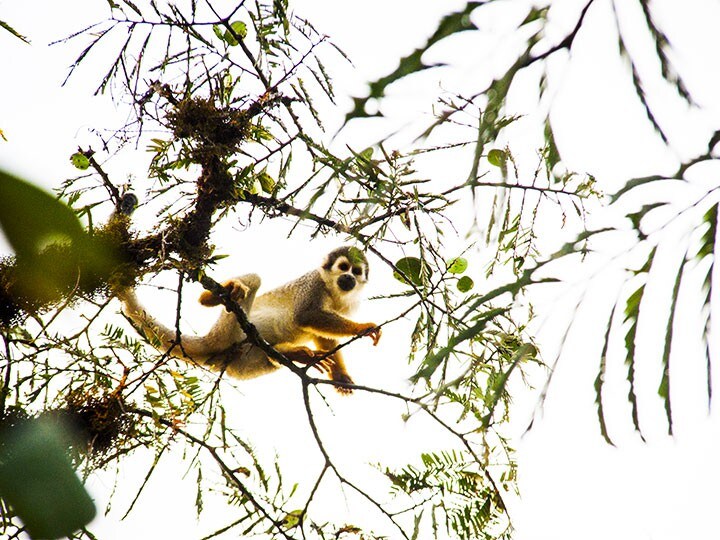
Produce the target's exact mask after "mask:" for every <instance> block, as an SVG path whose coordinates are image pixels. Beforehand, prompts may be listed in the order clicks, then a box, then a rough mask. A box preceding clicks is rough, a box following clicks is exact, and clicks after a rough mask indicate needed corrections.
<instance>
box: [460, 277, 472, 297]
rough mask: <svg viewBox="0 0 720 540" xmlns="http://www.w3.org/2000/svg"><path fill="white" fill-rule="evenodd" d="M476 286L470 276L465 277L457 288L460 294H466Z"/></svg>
mask: <svg viewBox="0 0 720 540" xmlns="http://www.w3.org/2000/svg"><path fill="white" fill-rule="evenodd" d="M474 286H475V282H474V281H473V280H472V278H471V277H470V276H463V277H461V278H460V279H459V280H458V282H457V288H458V290H459V291H460V292H463V293H466V292H468V291H469V290H470V289H472V288H473V287H474Z"/></svg>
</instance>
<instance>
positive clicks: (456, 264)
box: [448, 257, 468, 274]
mask: <svg viewBox="0 0 720 540" xmlns="http://www.w3.org/2000/svg"><path fill="white" fill-rule="evenodd" d="M467 267H468V262H467V259H464V258H463V257H456V258H455V259H452V260H451V261H450V262H449V263H448V272H450V273H451V274H462V273H463V272H465V270H467Z"/></svg>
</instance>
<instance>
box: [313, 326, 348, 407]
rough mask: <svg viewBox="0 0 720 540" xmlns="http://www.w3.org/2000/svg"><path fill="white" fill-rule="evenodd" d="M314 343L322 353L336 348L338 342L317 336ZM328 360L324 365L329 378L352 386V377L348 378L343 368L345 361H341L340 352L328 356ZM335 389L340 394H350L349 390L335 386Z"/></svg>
mask: <svg viewBox="0 0 720 540" xmlns="http://www.w3.org/2000/svg"><path fill="white" fill-rule="evenodd" d="M314 341H315V344H316V345H317V347H318V349H319V350H320V351H324V352H327V351H332V350H333V349H335V348H336V347H337V346H338V342H337V341H336V340H334V339H327V338H323V337H319V336H317V337H315V339H314ZM328 360H329V362H327V364H326V365H327V366H328V372H329V374H330V378H331V379H332V380H333V381H335V382H339V383H345V384H354V381H353V380H352V377H350V374H349V373H348V372H347V368H346V367H345V361H344V359H343V355H342V352H340V351H339V350H338V351H335V352H334V353H333V354H332V355H330V357H329V358H328ZM335 389H336V390H337V391H338V392H340V393H341V394H352V389H351V388H346V387H343V386H336V387H335Z"/></svg>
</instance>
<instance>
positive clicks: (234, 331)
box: [118, 246, 381, 394]
mask: <svg viewBox="0 0 720 540" xmlns="http://www.w3.org/2000/svg"><path fill="white" fill-rule="evenodd" d="M367 279H368V262H367V259H366V258H365V255H364V254H363V253H362V251H360V250H359V249H358V248H355V247H349V246H344V247H340V248H337V249H335V250H333V251H331V252H330V253H329V254H328V255H327V256H326V257H325V260H324V262H323V264H322V266H321V267H320V268H318V269H316V270H313V271H311V272H308V273H307V274H305V275H303V276H301V277H299V278H297V279H296V280H294V281H291V282H289V283H286V284H285V285H282V286H281V287H278V288H277V289H274V290H272V291H269V292H266V293H265V294H262V295H260V296H258V297H256V296H255V295H256V293H257V291H258V288H259V287H260V277H259V276H258V275H256V274H246V275H244V276H239V277H236V278H232V279H230V280H228V281H226V282H225V283H223V286H224V287H225V289H226V290H227V291H228V293H229V294H230V297H231V298H232V299H233V300H235V301H236V302H237V303H238V304H239V305H240V307H242V309H243V311H245V313H246V314H247V315H248V319H249V320H250V322H251V323H252V324H253V325H254V326H255V328H257V330H258V332H259V333H260V336H262V338H263V339H265V341H267V342H268V343H269V344H270V345H272V346H273V347H274V348H275V349H276V350H277V351H278V352H281V353H282V354H283V355H285V356H286V357H287V358H288V359H289V360H292V361H293V362H298V363H302V364H308V365H314V366H316V367H318V369H322V370H325V371H326V372H327V373H328V374H329V375H330V378H331V379H332V380H333V381H336V382H339V383H348V384H352V382H353V380H352V378H351V377H350V375H349V374H348V372H347V369H346V368H345V362H344V360H343V356H342V353H341V351H339V350H337V351H335V352H333V353H332V354H330V355H328V354H327V353H328V352H329V351H332V350H334V349H335V348H336V347H337V346H338V345H339V342H338V339H339V338H344V337H351V336H359V335H367V336H369V337H370V338H372V340H373V344H374V345H377V343H378V341H379V340H380V335H381V330H380V328H379V327H378V326H377V325H376V324H374V323H356V322H353V321H352V320H350V319H348V318H347V317H346V315H348V314H349V313H351V312H352V311H353V310H354V308H355V307H356V305H357V303H358V301H359V295H360V292H361V290H362V288H363V287H364V285H365V284H366V282H367ZM118 297H119V298H120V300H121V301H122V302H123V313H124V314H125V316H126V317H128V318H129V319H130V321H131V322H132V323H133V325H134V326H135V327H136V328H137V329H138V331H139V332H140V333H141V334H144V335H145V336H147V337H148V338H149V339H150V340H151V342H153V345H155V346H156V347H157V348H158V349H159V350H161V351H163V352H166V353H168V354H171V355H172V356H175V357H178V358H182V359H184V360H188V361H191V362H195V363H197V364H200V365H204V366H207V367H209V368H211V369H214V370H217V371H222V370H225V371H227V373H228V374H229V375H231V376H233V377H236V378H238V379H251V378H254V377H259V376H260V375H265V374H267V373H271V372H273V371H275V370H277V369H278V368H280V367H281V364H279V363H277V362H276V361H274V360H273V359H271V358H269V357H268V356H267V355H266V354H265V353H264V352H263V351H262V350H261V349H259V348H258V347H256V346H254V345H252V344H251V343H249V342H248V341H247V340H246V335H245V332H243V330H242V328H241V327H240V324H239V323H238V321H237V318H236V317H235V315H234V314H233V313H231V312H228V311H223V313H222V314H221V315H220V317H219V318H218V320H217V322H216V323H215V325H214V326H213V327H212V328H211V329H210V331H209V332H208V333H207V334H206V335H204V336H185V335H181V336H179V338H180V339H179V340H178V339H177V338H178V336H177V335H176V331H175V330H174V329H171V328H168V327H166V326H164V325H162V324H161V323H159V322H158V321H157V320H155V319H154V318H153V317H151V316H150V315H148V313H147V312H146V311H145V308H143V307H142V305H141V304H140V302H139V300H138V298H137V296H136V294H135V291H133V290H125V291H122V292H121V293H119V294H118ZM199 300H200V303H201V304H202V305H204V306H217V305H220V304H221V300H220V298H218V297H217V296H215V295H213V294H212V293H211V292H209V291H204V292H203V293H202V294H201V295H200V299H199ZM308 345H314V348H309V347H308ZM337 389H338V391H340V392H341V393H345V394H349V393H351V392H352V390H350V389H349V388H343V387H337Z"/></svg>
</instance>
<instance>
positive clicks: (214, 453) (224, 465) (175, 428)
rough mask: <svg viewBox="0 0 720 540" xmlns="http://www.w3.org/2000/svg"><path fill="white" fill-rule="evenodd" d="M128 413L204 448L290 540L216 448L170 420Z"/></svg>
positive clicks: (136, 411) (139, 411)
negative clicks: (157, 424)
mask: <svg viewBox="0 0 720 540" xmlns="http://www.w3.org/2000/svg"><path fill="white" fill-rule="evenodd" d="M128 412H130V413H132V414H136V415H138V416H143V417H145V418H150V419H152V420H153V421H155V422H158V423H160V424H162V425H163V426H165V427H168V428H170V429H172V430H173V431H174V432H175V433H179V434H180V435H182V436H183V437H185V438H186V439H187V440H189V441H190V442H191V443H193V444H196V445H198V446H200V447H202V448H204V449H205V450H206V451H207V452H208V453H209V454H210V455H211V456H212V458H213V459H214V460H215V462H216V463H217V464H218V466H219V467H220V470H221V471H222V472H223V474H224V475H225V476H226V477H227V478H228V480H230V481H231V482H232V483H233V484H234V485H235V487H237V488H238V490H239V491H240V493H242V494H243V496H244V497H246V498H247V500H248V501H250V503H251V504H252V505H253V506H254V507H255V508H256V509H257V510H258V512H260V513H261V514H262V516H263V517H264V518H265V519H267V520H268V521H270V522H271V523H272V524H273V527H274V528H275V529H276V530H277V531H278V532H279V533H280V534H281V535H282V536H283V537H284V538H286V539H288V540H292V537H291V536H289V535H288V534H287V532H285V530H284V529H283V528H282V524H281V523H279V522H278V521H276V520H275V519H274V518H273V517H272V516H271V515H270V513H269V512H268V511H267V510H266V509H265V507H264V506H263V505H261V504H260V502H259V501H258V500H257V499H256V498H255V497H254V496H253V494H252V491H250V490H249V489H248V488H247V487H245V484H243V482H242V480H240V478H238V476H237V474H236V473H235V471H234V470H233V469H232V468H231V467H230V466H229V465H228V464H227V463H225V460H223V458H222V457H221V456H220V454H219V453H218V450H217V448H215V447H214V446H212V445H211V444H209V443H207V442H206V441H204V440H202V439H200V438H198V437H196V436H195V435H193V434H191V433H189V432H188V431H186V430H184V429H182V428H181V427H179V426H178V425H177V424H176V423H174V422H171V421H170V420H168V419H166V418H162V417H158V416H157V415H155V414H153V413H151V412H150V411H146V410H144V409H137V408H131V409H129V410H128Z"/></svg>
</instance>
